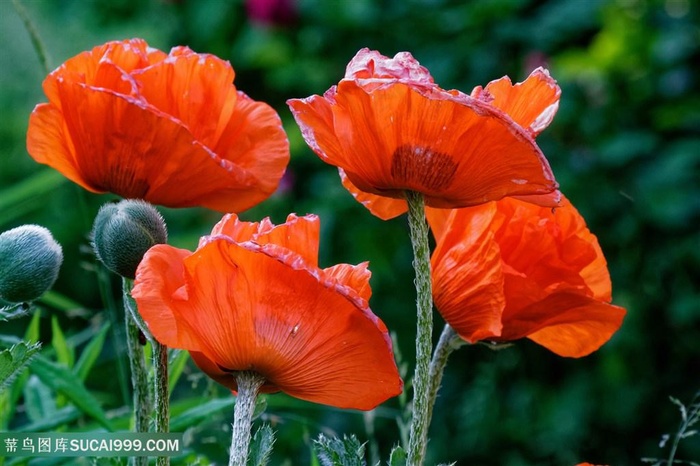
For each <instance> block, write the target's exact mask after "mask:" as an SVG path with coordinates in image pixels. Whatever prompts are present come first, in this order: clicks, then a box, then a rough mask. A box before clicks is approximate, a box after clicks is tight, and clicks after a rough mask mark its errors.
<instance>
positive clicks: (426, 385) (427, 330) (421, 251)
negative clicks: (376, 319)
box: [406, 191, 433, 466]
mask: <svg viewBox="0 0 700 466" xmlns="http://www.w3.org/2000/svg"><path fill="white" fill-rule="evenodd" d="M406 201H407V203H408V225H409V228H410V233H411V244H412V246H413V268H414V269H415V271H416V280H415V285H416V295H417V297H416V310H417V314H418V316H417V317H418V319H417V331H416V372H415V375H414V376H413V418H412V420H411V435H410V438H409V441H408V466H422V464H423V461H424V459H425V451H426V447H427V444H428V427H429V410H430V407H429V398H428V397H429V390H430V380H429V371H430V354H431V352H432V346H433V345H432V336H433V296H432V283H431V278H430V245H429V242H428V225H427V223H426V221H425V200H424V199H423V195H422V194H420V193H416V192H413V191H406Z"/></svg>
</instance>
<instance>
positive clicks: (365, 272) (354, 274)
mask: <svg viewBox="0 0 700 466" xmlns="http://www.w3.org/2000/svg"><path fill="white" fill-rule="evenodd" d="M368 267H369V262H363V263H361V264H358V265H349V264H338V265H334V266H333V267H328V268H327V269H323V272H324V273H325V275H326V277H329V278H331V279H334V280H336V281H337V282H338V284H339V285H342V286H347V287H348V288H350V289H351V290H353V291H354V292H355V293H357V294H358V295H359V296H360V297H361V298H362V299H364V300H365V301H369V298H370V297H371V296H372V288H371V287H370V286H369V279H370V277H371V276H372V273H371V272H370V271H369V268H368Z"/></svg>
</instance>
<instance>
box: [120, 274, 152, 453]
mask: <svg viewBox="0 0 700 466" xmlns="http://www.w3.org/2000/svg"><path fill="white" fill-rule="evenodd" d="M122 289H123V299H124V319H125V321H126V348H127V352H128V354H129V364H130V365H131V385H132V387H133V389H134V430H135V431H136V432H148V424H149V416H150V414H151V411H152V409H153V407H152V406H151V397H150V393H149V390H148V371H147V370H146V359H145V355H144V345H142V344H141V330H140V329H139V326H138V325H137V323H136V321H135V320H134V318H133V312H132V310H133V306H132V302H131V295H130V293H129V292H130V291H131V281H130V280H127V279H123V280H122ZM133 461H134V464H135V465H137V466H142V465H143V466H146V465H148V457H145V456H137V457H133Z"/></svg>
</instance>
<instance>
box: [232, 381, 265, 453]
mask: <svg viewBox="0 0 700 466" xmlns="http://www.w3.org/2000/svg"><path fill="white" fill-rule="evenodd" d="M234 377H235V378H236V383H237V384H238V396H237V397H236V406H235V407H234V408H233V432H232V434H231V451H230V456H229V461H228V466H246V462H247V460H248V449H249V448H250V427H251V425H252V423H253V413H254V412H255V399H256V398H257V396H258V390H259V389H260V387H261V386H262V384H263V383H264V382H265V379H264V378H263V377H262V376H260V375H259V374H257V373H256V372H250V371H240V372H236V373H235V374H234Z"/></svg>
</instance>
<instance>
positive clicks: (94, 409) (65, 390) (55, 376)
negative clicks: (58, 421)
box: [30, 356, 113, 431]
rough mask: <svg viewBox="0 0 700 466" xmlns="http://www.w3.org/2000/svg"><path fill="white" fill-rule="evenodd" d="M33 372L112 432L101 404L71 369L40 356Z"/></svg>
mask: <svg viewBox="0 0 700 466" xmlns="http://www.w3.org/2000/svg"><path fill="white" fill-rule="evenodd" d="M30 368H31V371H32V372H33V373H34V374H36V375H37V377H39V378H40V379H41V381H42V382H44V383H45V384H46V385H48V386H49V387H51V388H52V389H53V390H55V391H56V392H58V393H61V394H63V395H65V397H66V398H68V400H70V402H71V403H73V404H74V405H75V406H76V407H77V408H78V409H80V410H81V411H82V412H83V413H85V414H87V415H88V416H90V417H92V418H94V419H95V420H96V421H97V422H99V423H100V425H102V426H103V427H104V428H106V429H107V430H109V431H112V430H113V429H112V426H111V425H110V423H109V421H107V417H106V416H105V413H104V411H103V410H102V408H101V407H100V403H99V402H98V401H97V400H96V399H95V397H94V396H92V394H91V393H90V392H89V391H88V390H87V389H86V388H85V385H83V383H82V382H81V381H80V380H78V378H77V377H76V376H75V374H73V372H72V371H70V370H69V369H67V368H65V367H63V366H60V365H58V364H56V363H53V362H51V361H49V360H48V359H46V358H44V357H42V356H39V357H37V358H36V359H34V361H33V362H32V363H31V365H30Z"/></svg>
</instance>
